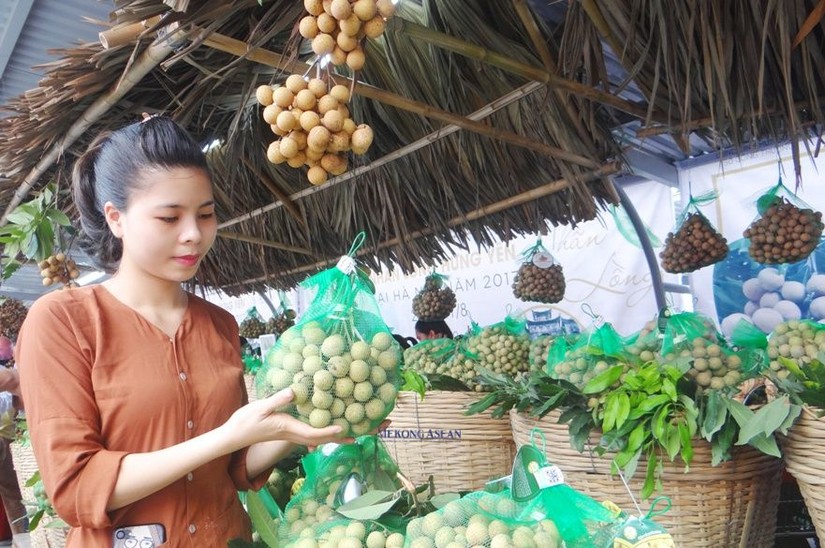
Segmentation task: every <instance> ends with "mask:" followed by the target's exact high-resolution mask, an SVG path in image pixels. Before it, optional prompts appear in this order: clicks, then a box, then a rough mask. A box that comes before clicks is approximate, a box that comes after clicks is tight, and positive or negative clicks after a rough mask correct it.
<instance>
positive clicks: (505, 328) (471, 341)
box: [465, 316, 530, 390]
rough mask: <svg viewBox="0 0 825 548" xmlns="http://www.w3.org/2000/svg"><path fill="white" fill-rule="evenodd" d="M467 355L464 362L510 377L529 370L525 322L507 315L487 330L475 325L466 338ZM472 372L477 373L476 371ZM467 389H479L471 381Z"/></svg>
mask: <svg viewBox="0 0 825 548" xmlns="http://www.w3.org/2000/svg"><path fill="white" fill-rule="evenodd" d="M466 353H468V358H469V359H466V360H465V362H466V363H469V362H474V365H475V366H476V367H477V368H482V369H486V370H488V371H493V372H495V373H501V374H504V375H510V376H513V377H516V376H518V375H519V374H522V373H525V372H527V371H529V370H530V338H529V336H528V335H527V321H526V320H524V319H520V318H514V317H511V316H508V317H506V318H505V319H504V320H503V321H501V322H499V323H495V324H492V325H488V326H486V327H480V326H479V325H478V324H475V323H474V324H473V326H472V329H471V331H470V334H469V335H468V337H467V348H466ZM473 358H474V359H473ZM475 373H476V374H478V370H476V372H475ZM465 384H466V383H465ZM468 386H470V388H473V389H478V390H480V387H478V385H477V384H475V383H474V381H471V382H470V384H469V385H468Z"/></svg>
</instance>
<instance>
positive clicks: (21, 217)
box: [6, 206, 34, 225]
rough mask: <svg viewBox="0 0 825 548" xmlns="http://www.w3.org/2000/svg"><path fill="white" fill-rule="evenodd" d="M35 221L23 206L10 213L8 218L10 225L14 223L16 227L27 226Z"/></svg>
mask: <svg viewBox="0 0 825 548" xmlns="http://www.w3.org/2000/svg"><path fill="white" fill-rule="evenodd" d="M33 219H34V215H33V214H32V213H30V212H28V211H26V210H25V209H23V206H17V208H15V210H14V211H12V212H11V213H9V215H8V217H6V221H8V222H9V223H14V224H16V225H25V224H28V223H30V222H31V221H32V220H33Z"/></svg>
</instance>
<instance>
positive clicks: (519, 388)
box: [474, 314, 799, 548]
mask: <svg viewBox="0 0 825 548" xmlns="http://www.w3.org/2000/svg"><path fill="white" fill-rule="evenodd" d="M651 325H652V327H651ZM651 325H649V326H647V329H646V330H644V331H643V332H642V333H640V334H639V335H637V336H636V337H634V338H632V339H631V340H623V341H618V340H617V338H616V335H615V332H613V330H612V328H611V327H610V326H609V324H601V323H599V322H597V323H596V324H595V325H594V327H593V328H592V329H591V330H589V331H588V332H586V333H584V334H582V335H581V336H580V338H579V339H578V340H577V341H569V340H564V339H558V340H557V341H556V343H555V344H554V345H553V347H551V349H550V353H549V363H548V368H547V370H546V371H536V372H534V373H532V374H531V377H530V379H528V380H527V381H525V382H522V383H506V382H504V381H503V380H502V379H501V378H494V379H489V380H490V383H489V385H490V386H491V387H492V388H493V394H492V395H491V397H490V398H489V399H488V401H486V402H485V403H486V404H487V405H486V406H477V408H476V409H474V410H475V411H479V410H484V411H489V410H490V409H491V408H493V407H494V406H495V405H496V403H498V404H500V405H498V408H496V409H495V411H494V412H495V413H496V414H501V412H502V411H505V410H507V409H512V410H511V411H510V418H511V424H512V431H513V438H514V440H515V442H516V445H517V446H519V447H521V446H523V445H526V444H529V443H531V441H534V438H535V433H534V429H537V431H539V432H541V433H542V434H543V436H544V438H545V439H546V455H547V458H548V460H549V461H550V462H552V463H553V464H555V465H557V466H559V467H560V468H561V470H562V471H563V472H564V477H565V482H566V483H567V484H568V485H570V486H571V487H573V488H574V489H577V490H579V491H582V492H584V493H587V494H589V495H590V496H592V497H593V498H595V499H597V500H610V501H612V502H614V503H616V504H617V505H618V506H619V507H620V508H622V509H623V510H626V511H628V512H636V511H641V506H642V505H645V506H648V505H649V506H650V507H651V508H650V509H651V511H653V510H654V508H653V507H654V506H655V504H654V503H652V502H651V500H653V497H654V496H656V495H662V496H665V497H667V498H669V500H670V503H671V507H670V509H669V510H668V511H667V512H665V513H664V514H662V515H659V516H657V518H656V519H657V522H659V523H661V524H662V525H664V526H665V527H666V528H667V529H668V531H669V532H670V533H671V534H672V536H673V538H674V540H675V541H676V544H677V546H692V547H693V546H697V547H705V546H707V547H710V546H740V547H745V546H749V547H750V546H764V547H766V548H767V547H772V546H773V545H774V534H775V530H776V514H777V507H778V503H779V488H780V483H781V470H782V461H781V459H779V458H777V457H778V456H779V450H778V447H777V445H776V440H775V439H774V436H773V434H774V432H775V431H776V432H787V431H788V428H790V426H791V425H792V424H793V422H794V420H795V418H796V415H797V414H798V412H799V407H798V406H795V405H792V404H790V403H789V402H788V400H787V398H785V399H781V400H776V401H774V402H771V403H770V404H768V405H765V406H764V407H762V408H760V409H758V410H755V409H751V408H748V407H746V406H745V405H744V404H743V403H741V402H740V401H737V400H736V399H735V397H734V395H735V393H736V386H737V384H738V382H739V381H740V380H741V379H743V378H745V377H746V376H747V375H748V374H749V372H750V370H749V368H748V364H749V363H750V362H751V356H750V354H748V353H746V352H743V351H740V350H736V349H733V348H731V347H728V346H727V345H726V344H725V343H724V341H723V340H722V338H721V337H720V336H719V334H718V333H716V332H715V329H713V327H712V322H708V321H707V320H706V319H704V318H702V317H700V316H698V315H695V314H678V315H674V316H673V317H667V316H663V317H662V318H661V321H657V322H653V323H652V324H651ZM617 345H619V346H621V348H619V347H618V346H617ZM639 356H642V358H640V357H639ZM554 359H555V360H556V361H555V362H554ZM706 377H707V378H706ZM765 417H770V418H769V420H767V421H766V420H765ZM766 423H770V424H772V425H773V426H771V427H770V428H769V431H768V432H764V429H765V428H767V426H764V425H765V424H766ZM791 436H793V431H792V434H791ZM668 440H669V441H668ZM686 464H687V465H689V466H686ZM648 465H650V466H648ZM618 470H621V471H622V472H623V473H622V474H621V475H620V474H617V471H618ZM625 482H626V485H625ZM637 509H638V510H637Z"/></svg>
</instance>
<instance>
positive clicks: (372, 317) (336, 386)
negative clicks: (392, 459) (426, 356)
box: [256, 259, 401, 436]
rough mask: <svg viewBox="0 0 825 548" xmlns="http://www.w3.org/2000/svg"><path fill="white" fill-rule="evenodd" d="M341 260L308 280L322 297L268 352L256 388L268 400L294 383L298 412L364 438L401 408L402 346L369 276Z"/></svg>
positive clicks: (294, 410) (303, 417)
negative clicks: (395, 408)
mask: <svg viewBox="0 0 825 548" xmlns="http://www.w3.org/2000/svg"><path fill="white" fill-rule="evenodd" d="M342 263H343V266H338V267H335V268H330V269H328V270H325V271H323V272H321V273H319V274H316V275H315V276H313V277H312V278H310V279H309V280H308V281H307V282H305V283H306V285H307V286H308V287H313V288H315V289H316V293H315V297H314V299H313V301H312V303H311V304H310V306H309V308H308V309H307V311H306V312H305V313H304V314H303V316H302V317H301V320H300V321H299V322H298V323H297V324H296V325H295V326H293V327H291V328H289V329H287V330H286V331H285V332H284V333H283V334H282V335H281V336H280V337H279V338H278V340H277V342H276V343H275V345H274V346H273V347H272V349H271V350H270V351H269V352H268V353H267V356H266V359H265V363H264V365H263V368H262V369H261V371H260V372H259V374H258V375H257V377H256V379H257V391H258V395H259V396H261V397H265V396H268V395H270V394H272V393H275V392H277V391H279V390H283V389H285V388H291V389H292V391H293V392H294V393H295V399H294V406H293V408H292V414H293V415H294V416H296V417H298V418H299V419H300V420H302V421H304V422H307V423H308V424H310V425H312V426H315V427H319V428H320V427H324V426H328V425H330V424H335V425H340V426H341V427H342V428H343V429H344V431H345V432H346V433H347V434H348V435H356V436H360V435H364V434H366V433H368V432H371V431H373V430H374V429H375V428H376V427H377V426H378V425H379V424H380V423H381V421H382V420H383V419H384V418H386V416H387V415H389V413H390V411H391V410H392V408H393V406H394V405H395V396H396V394H397V392H398V388H399V386H400V384H401V371H400V366H401V347H400V345H399V344H398V342H397V341H396V340H395V339H394V338H393V336H392V334H391V333H390V330H389V329H388V328H387V325H386V324H385V323H384V320H383V319H382V318H381V314H380V311H379V309H378V303H377V302H376V300H375V296H374V294H373V292H372V290H371V287H370V285H369V283H368V282H369V280H368V279H367V278H365V277H364V276H362V275H361V274H360V273H359V272H358V271H357V270H356V269H355V268H354V265H352V264H351V263H350V267H347V264H346V261H343V259H342ZM340 264H341V263H339V265H340Z"/></svg>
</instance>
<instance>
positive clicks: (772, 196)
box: [756, 177, 811, 216]
mask: <svg viewBox="0 0 825 548" xmlns="http://www.w3.org/2000/svg"><path fill="white" fill-rule="evenodd" d="M777 199H784V200H786V201H788V202H790V203H792V204H793V205H795V206H796V207H798V208H800V209H811V206H809V205H808V204H806V203H805V202H804V201H803V200H802V199H801V198H799V196H797V195H796V192H794V191H793V190H791V189H790V188H788V187H787V186H785V183H783V182H782V177H780V178H779V181H778V182H777V183H776V184H775V185H774V186H772V187H770V188H769V189H768V190H766V191H765V192H763V193H762V194H760V195H759V198H758V199H757V200H756V210H757V211H758V212H759V215H760V216H762V215H764V214H765V211H767V210H768V208H769V207H771V205H773V203H774V202H776V200H777Z"/></svg>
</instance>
